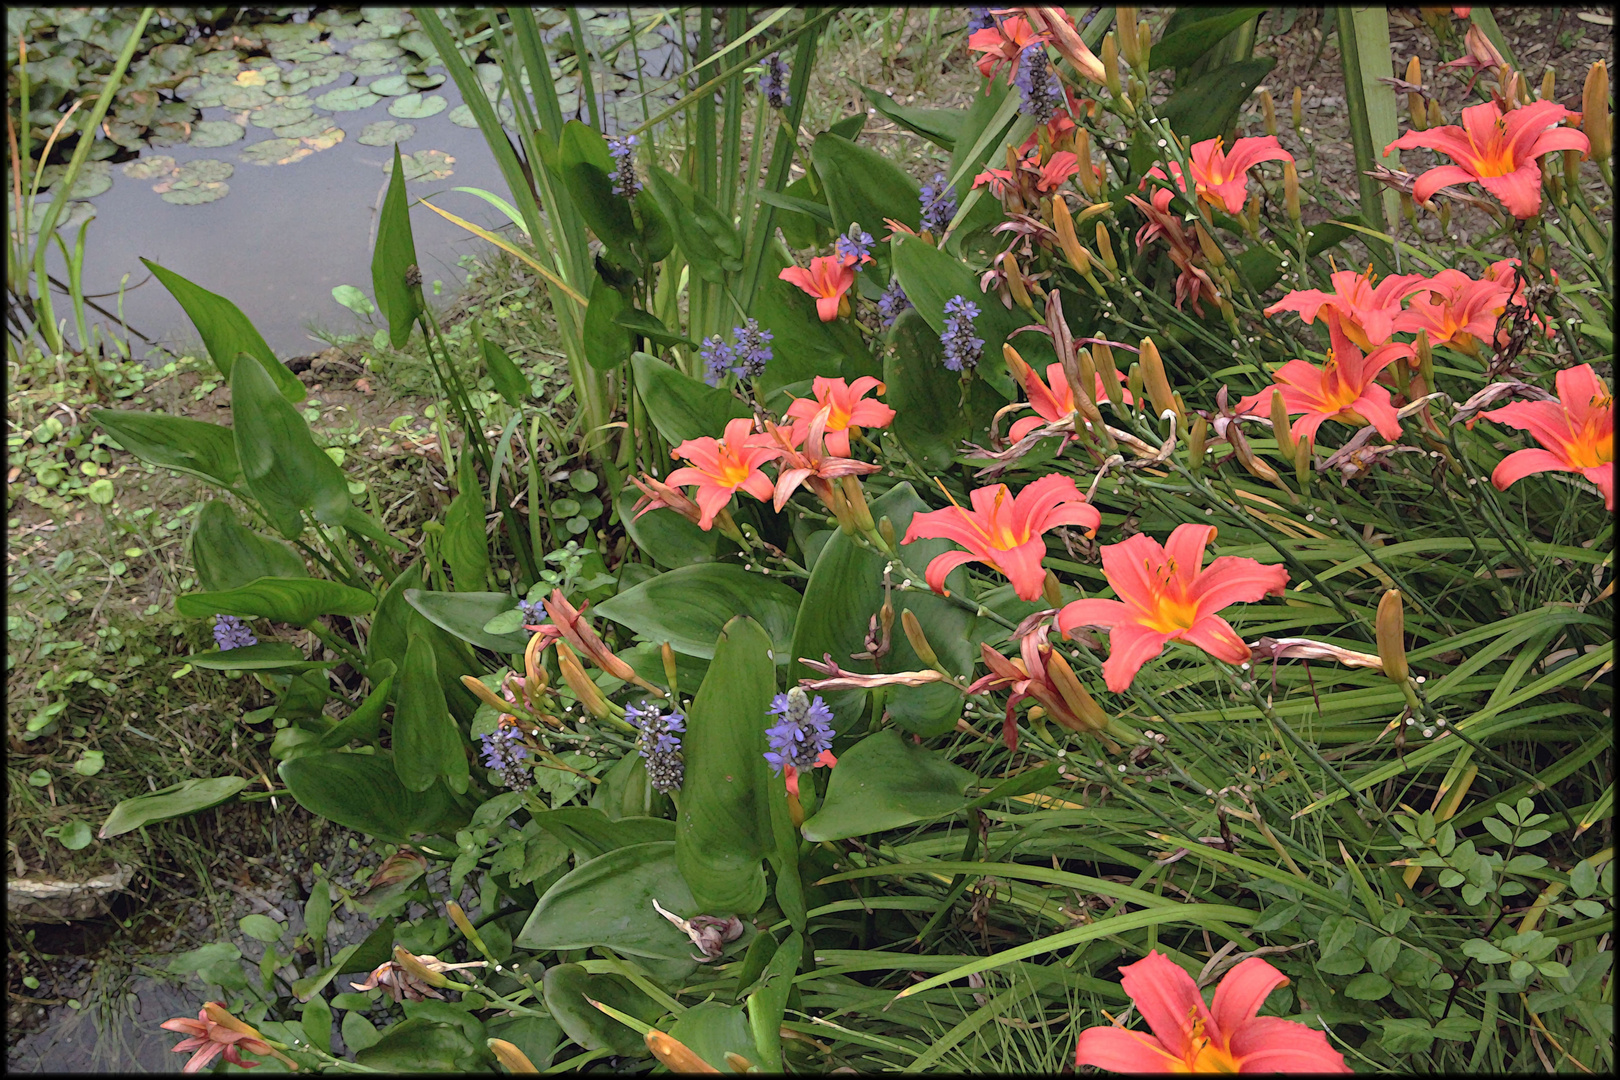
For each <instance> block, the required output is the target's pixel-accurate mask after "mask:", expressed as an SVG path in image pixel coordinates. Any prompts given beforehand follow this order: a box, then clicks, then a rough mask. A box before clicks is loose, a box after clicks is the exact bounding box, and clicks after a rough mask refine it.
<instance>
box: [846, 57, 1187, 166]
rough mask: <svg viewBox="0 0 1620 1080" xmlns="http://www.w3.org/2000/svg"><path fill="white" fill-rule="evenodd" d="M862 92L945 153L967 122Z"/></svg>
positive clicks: (962, 112)
mask: <svg viewBox="0 0 1620 1080" xmlns="http://www.w3.org/2000/svg"><path fill="white" fill-rule="evenodd" d="M1156 48H1157V46H1155V49H1156ZM861 93H863V94H865V95H866V100H867V101H870V102H871V103H872V107H873V108H875V109H877V111H878V112H880V113H882V114H883V115H884V116H887V117H888V118H889V119H890V120H893V121H894V122H895V123H897V124H899V125H900V126H901V127H903V128H905V129H906V130H908V131H912V132H915V133H916V134H918V135H921V136H922V137H923V138H925V139H927V140H928V141H929V142H931V143H933V144H934V145H935V146H937V147H939V148H940V149H941V150H944V151H945V152H946V153H947V154H948V153H950V152H951V151H953V150H955V149H956V144H957V141H958V140H959V139H960V138H961V136H962V131H963V129H964V128H965V127H966V124H967V117H968V113H967V110H966V109H918V108H913V107H912V106H909V105H901V104H900V103H899V102H897V101H895V100H894V98H892V97H890V96H889V95H888V94H885V93H883V92H882V91H880V90H873V89H872V88H871V87H869V86H862V87H861Z"/></svg>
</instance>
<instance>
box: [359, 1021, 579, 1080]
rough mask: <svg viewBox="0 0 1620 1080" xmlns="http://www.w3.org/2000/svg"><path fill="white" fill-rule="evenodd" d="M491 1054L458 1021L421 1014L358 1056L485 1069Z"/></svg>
mask: <svg viewBox="0 0 1620 1080" xmlns="http://www.w3.org/2000/svg"><path fill="white" fill-rule="evenodd" d="M604 1019H606V1018H605V1017H604ZM489 1056H490V1055H489V1054H488V1053H487V1052H485V1051H483V1050H481V1049H480V1048H479V1047H477V1046H475V1045H473V1043H472V1042H471V1040H469V1039H468V1038H467V1036H466V1034H465V1033H464V1032H463V1031H462V1030H461V1028H459V1027H457V1026H456V1025H454V1024H443V1023H438V1022H435V1021H432V1020H427V1019H424V1018H422V1017H417V1018H415V1019H412V1020H403V1021H401V1022H400V1023H398V1024H395V1025H394V1026H393V1027H391V1028H389V1029H388V1030H387V1031H385V1032H383V1034H382V1037H381V1038H380V1039H378V1040H377V1041H376V1042H375V1043H373V1044H372V1045H371V1046H368V1047H366V1048H365V1049H364V1050H361V1051H359V1052H357V1053H356V1054H355V1055H354V1060H355V1061H357V1062H359V1063H360V1064H361V1065H364V1066H366V1067H367V1068H370V1069H378V1070H381V1071H382V1072H475V1071H476V1072H482V1071H485V1070H487V1069H489V1068H490V1065H489Z"/></svg>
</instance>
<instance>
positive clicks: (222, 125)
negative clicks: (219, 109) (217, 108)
mask: <svg viewBox="0 0 1620 1080" xmlns="http://www.w3.org/2000/svg"><path fill="white" fill-rule="evenodd" d="M246 134H247V129H245V128H244V127H242V125H241V124H236V123H232V122H231V121H229V120H199V121H197V122H196V123H195V124H192V125H191V138H190V139H188V140H187V143H188V144H189V145H191V146H195V147H197V148H199V149H202V150H213V149H216V148H218V147H221V146H229V145H231V144H232V143H234V142H238V141H240V140H241V138H242V136H244V135H246Z"/></svg>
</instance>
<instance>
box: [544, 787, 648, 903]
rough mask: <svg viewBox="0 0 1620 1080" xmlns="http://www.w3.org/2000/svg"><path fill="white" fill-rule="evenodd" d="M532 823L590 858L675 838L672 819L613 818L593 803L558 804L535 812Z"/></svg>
mask: <svg viewBox="0 0 1620 1080" xmlns="http://www.w3.org/2000/svg"><path fill="white" fill-rule="evenodd" d="M534 823H535V824H536V825H538V826H540V827H541V828H542V829H545V830H546V831H547V832H549V833H551V834H552V835H553V836H555V837H556V838H557V839H559V840H561V841H562V842H563V843H565V844H567V845H568V846H569V847H571V848H573V849H574V850H575V851H583V852H588V853H589V854H590V856H591V857H592V858H594V857H596V856H597V855H603V854H606V853H607V852H609V851H613V850H615V849H616V848H622V847H630V846H631V845H633V844H651V843H654V842H661V841H673V840H674V839H675V823H674V822H673V821H667V820H665V819H664V818H651V817H621V818H619V819H617V820H614V819H612V818H609V817H608V816H607V814H606V813H605V812H603V811H602V810H599V809H597V808H596V807H594V806H559V807H558V808H557V809H555V810H548V811H546V812H545V813H540V814H535V815H534ZM660 902H662V901H660Z"/></svg>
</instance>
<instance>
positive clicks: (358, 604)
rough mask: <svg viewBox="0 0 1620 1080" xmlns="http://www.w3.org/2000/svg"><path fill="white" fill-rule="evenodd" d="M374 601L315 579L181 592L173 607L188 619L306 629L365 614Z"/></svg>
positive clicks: (261, 581)
mask: <svg viewBox="0 0 1620 1080" xmlns="http://www.w3.org/2000/svg"><path fill="white" fill-rule="evenodd" d="M376 606H377V601H376V598H375V597H373V596H372V595H371V594H370V593H368V592H365V591H364V590H361V589H351V588H350V587H349V586H347V585H339V584H338V583H337V582H335V581H323V580H319V579H316V578H259V579H258V580H256V581H250V582H248V583H247V584H246V585H239V586H237V587H236V588H234V589H226V590H224V591H222V592H194V593H184V594H182V595H180V596H178V597H176V598H175V601H174V608H175V610H176V611H178V612H179V613H180V614H181V615H184V616H186V617H188V618H192V619H206V618H211V617H212V616H214V615H215V614H220V615H235V616H237V617H239V618H255V617H257V618H265V619H270V620H271V621H273V622H284V623H292V624H293V625H294V626H307V625H309V624H310V623H312V622H314V621H315V619H316V617H317V616H320V615H350V616H353V615H365V614H367V613H368V612H370V611H371V609H372V608H374V607H376Z"/></svg>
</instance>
